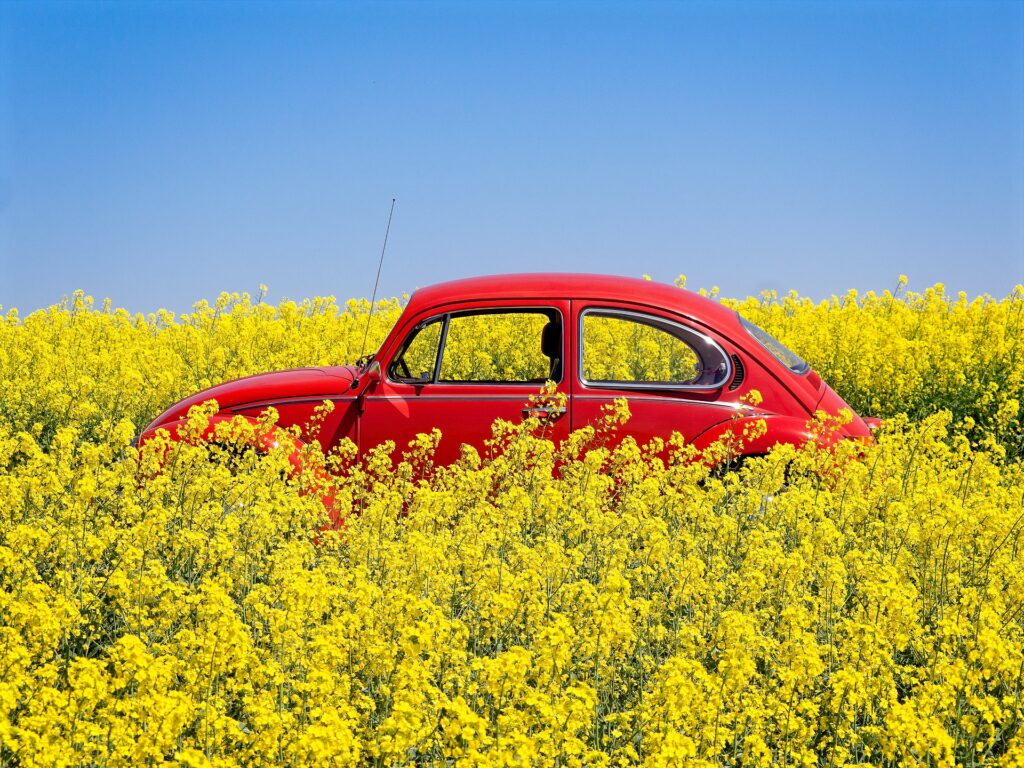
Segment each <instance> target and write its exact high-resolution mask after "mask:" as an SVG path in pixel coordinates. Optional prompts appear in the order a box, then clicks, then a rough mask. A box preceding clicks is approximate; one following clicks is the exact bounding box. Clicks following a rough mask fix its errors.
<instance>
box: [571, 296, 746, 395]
mask: <svg viewBox="0 0 1024 768" xmlns="http://www.w3.org/2000/svg"><path fill="white" fill-rule="evenodd" d="M590 314H597V315H601V316H603V317H608V316H612V317H622V318H624V319H626V320H632V321H634V322H638V323H641V324H642V325H648V326H651V327H654V328H657V327H658V326H659V325H667V326H672V327H674V328H678V329H679V330H680V331H682V332H683V334H685V335H684V336H683V337H679V338H680V341H682V342H683V343H684V344H686V345H687V346H689V347H690V348H691V349H693V352H694V354H695V355H697V358H698V359H699V360H700V361H701V363H703V362H704V359H703V358H702V357H701V356H700V355H699V354H697V350H696V349H694V348H693V345H692V344H690V343H689V342H688V341H686V338H685V336H696V337H697V338H699V339H701V341H703V342H704V343H705V344H707V345H708V346H709V347H711V348H712V349H714V350H716V351H717V352H718V353H719V354H720V355H721V356H722V359H723V360H725V375H724V376H723V377H722V380H721V381H720V382H718V383H717V384H675V383H672V382H669V381H666V382H644V381H591V380H590V379H588V378H586V377H585V376H584V375H583V353H584V349H583V320H584V318H586V316H587V315H590ZM650 321H653V322H650ZM666 332H667V331H666ZM576 358H577V360H576V370H577V372H578V374H579V379H580V383H581V384H582V385H583V386H585V387H590V388H592V389H628V390H647V391H652V390H660V391H665V390H669V391H672V392H714V391H715V390H718V389H721V388H722V387H724V386H725V385H726V384H727V383H728V382H729V381H731V380H732V374H733V369H732V360H731V359H730V358H729V355H728V354H726V352H725V350H724V349H723V348H722V345H721V344H719V343H718V342H717V341H715V340H714V339H713V338H711V337H710V336H708V335H707V334H706V333H701V332H700V331H698V330H695V329H693V328H690V327H689V326H686V325H683V324H682V323H679V322H676V321H675V320H669V319H668V318H664V317H660V316H659V315H651V314H647V313H645V312H635V311H633V310H629V309H618V308H617V307H586V308H584V309H583V310H582V311H581V312H580V316H579V326H578V328H577V339H576Z"/></svg>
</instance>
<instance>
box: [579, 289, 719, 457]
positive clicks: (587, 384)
mask: <svg viewBox="0 0 1024 768" xmlns="http://www.w3.org/2000/svg"><path fill="white" fill-rule="evenodd" d="M574 310H575V312H576V320H575V322H574V323H573V331H574V339H573V346H574V347H575V348H576V349H577V350H578V352H577V356H576V358H577V359H576V366H575V369H574V378H575V382H574V386H573V394H572V407H571V413H572V424H571V426H572V428H573V429H578V428H581V427H585V426H587V425H588V424H596V423H597V422H598V421H599V420H600V418H601V413H602V407H603V406H605V405H608V404H610V403H612V402H613V401H614V400H615V399H616V398H620V397H624V398H626V399H627V400H628V402H629V408H630V413H631V417H630V420H629V422H628V423H627V424H626V425H625V426H624V427H623V428H622V429H620V430H619V433H618V436H619V437H620V438H621V437H622V436H624V435H632V436H633V437H635V438H636V440H637V441H638V442H639V443H641V444H644V443H646V442H648V441H649V440H651V438H654V437H660V438H663V439H666V440H667V439H668V438H669V437H670V436H671V435H672V433H673V432H679V433H681V434H682V435H683V437H684V438H686V440H687V441H691V440H692V439H693V438H694V437H696V436H697V435H699V434H700V433H701V432H703V431H704V430H706V429H708V428H709V427H711V426H713V425H715V424H718V423H720V422H722V421H725V420H727V419H729V418H731V417H732V415H733V414H734V413H735V403H734V402H733V399H731V398H725V397H723V395H724V392H725V387H726V385H727V384H728V383H729V381H730V378H731V376H732V362H731V360H730V359H729V356H728V354H727V353H726V351H725V349H724V348H723V344H722V342H721V340H719V339H717V338H715V337H714V336H713V335H712V334H711V332H710V331H708V330H707V329H704V328H702V327H699V326H697V325H696V324H692V323H690V322H689V321H687V320H686V319H684V318H681V317H677V316H672V315H670V314H667V313H665V312H662V311H658V310H653V309H650V310H648V309H643V308H637V307H634V306H626V305H619V306H615V305H611V304H596V303H584V302H574Z"/></svg>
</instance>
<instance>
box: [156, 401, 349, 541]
mask: <svg viewBox="0 0 1024 768" xmlns="http://www.w3.org/2000/svg"><path fill="white" fill-rule="evenodd" d="M236 420H241V421H242V422H244V423H246V424H248V425H249V426H250V427H252V431H251V433H249V434H248V435H247V436H246V437H245V440H246V442H247V443H248V444H249V445H251V446H252V447H253V448H255V449H256V450H257V451H259V452H260V453H269V452H270V451H272V450H276V449H277V448H279V447H280V446H281V445H285V446H286V447H291V450H290V451H289V453H288V463H289V464H291V470H290V471H289V475H290V476H291V477H293V478H298V477H299V476H300V475H302V474H303V473H306V479H311V480H313V482H310V483H309V484H308V485H306V490H303V491H300V493H308V492H311V491H312V489H318V496H319V498H320V501H321V502H322V503H323V505H324V508H325V509H326V510H327V514H328V515H329V516H330V519H331V523H332V524H333V525H335V526H339V527H340V525H341V524H342V523H341V518H340V516H339V515H338V512H337V510H336V508H335V503H334V502H335V499H334V493H333V491H332V490H331V487H332V486H331V483H329V482H317V481H324V480H326V479H327V478H326V474H327V473H326V471H325V470H324V468H323V466H322V463H314V464H313V465H312V466H310V467H307V466H306V462H305V460H304V458H303V457H304V454H303V449H304V448H305V445H306V444H305V443H304V442H303V441H302V440H300V439H299V438H297V437H295V435H293V434H292V433H290V432H288V431H287V430H285V429H282V428H281V427H277V426H273V425H265V424H260V423H259V421H257V420H256V419H254V418H251V417H249V416H242V415H238V414H235V415H227V414H223V413H217V414H214V415H213V416H210V417H209V419H208V420H207V423H206V426H205V427H204V428H203V429H202V430H196V429H195V428H193V427H190V426H189V423H188V419H187V418H184V419H177V420H175V421H170V422H167V423H166V424H161V425H160V426H159V427H157V428H155V429H147V430H146V431H145V432H143V433H142V435H140V436H139V440H138V443H137V446H138V448H139V449H140V450H142V448H143V446H145V444H146V443H148V442H150V441H153V440H157V439H159V438H160V432H166V433H167V435H168V438H169V439H170V442H172V443H190V444H192V445H198V444H200V443H204V442H206V443H209V442H218V439H219V438H220V436H221V435H219V434H218V429H217V428H218V427H219V426H222V425H225V424H230V423H232V422H235V423H238V422H237V421H236ZM221 434H223V430H221ZM158 460H159V462H160V466H161V468H162V467H163V463H164V461H165V460H166V451H165V452H164V454H163V455H161V456H159V457H158Z"/></svg>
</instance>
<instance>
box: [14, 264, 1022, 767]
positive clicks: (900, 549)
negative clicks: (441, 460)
mask: <svg viewBox="0 0 1024 768" xmlns="http://www.w3.org/2000/svg"><path fill="white" fill-rule="evenodd" d="M680 282H682V281H680ZM902 288H903V286H902V285H900V286H899V290H897V291H896V292H895V293H893V292H885V293H882V294H866V295H857V294H854V293H850V294H847V295H844V296H841V297H837V298H835V299H833V300H831V301H828V302H821V303H815V302H812V301H810V300H807V299H803V298H801V297H799V296H796V295H788V296H782V297H779V296H774V295H765V296H761V297H757V298H749V299H746V300H743V301H732V300H728V301H726V300H724V299H723V301H725V302H726V303H728V304H729V305H730V306H734V307H737V308H739V309H740V310H741V311H742V312H743V314H744V315H745V316H747V317H748V318H749V319H751V320H752V321H754V322H755V323H757V324H758V325H761V326H762V327H764V328H765V329H767V330H768V331H769V332H770V333H772V334H773V335H775V336H777V337H778V338H779V339H781V340H782V341H783V342H784V343H785V344H786V345H787V346H789V347H791V348H792V349H794V350H795V351H797V352H798V353H799V354H800V355H801V356H802V357H804V358H805V359H806V360H808V362H810V363H811V364H812V365H813V366H814V367H815V369H817V370H818V371H819V372H820V373H821V374H822V376H823V377H824V378H825V379H826V380H827V381H829V382H830V383H831V384H832V385H833V386H834V387H835V388H836V389H837V390H838V392H839V393H840V395H842V396H843V397H844V398H845V399H846V400H847V401H848V402H849V403H850V404H851V405H853V406H854V407H855V408H857V409H858V410H859V411H860V412H862V413H868V414H872V415H877V416H883V417H885V418H886V419H887V422H886V427H885V429H884V430H883V432H882V433H881V434H880V435H879V438H878V442H877V444H876V445H873V446H870V447H868V448H866V449H864V451H863V455H860V456H855V455H853V454H852V453H847V451H852V448H851V447H850V446H845V447H841V448H840V450H839V453H838V454H836V453H828V452H821V451H817V450H815V449H814V448H813V447H808V448H806V449H804V450H801V451H796V450H793V449H791V448H786V449H782V450H779V451H776V452H774V453H773V454H772V455H770V456H769V457H767V458H764V459H757V460H752V461H748V462H747V463H746V464H744V466H743V467H742V468H741V469H740V470H738V471H735V472H726V473H714V474H709V472H708V470H707V469H706V468H705V467H704V466H703V465H701V464H700V463H694V462H692V461H689V460H687V459H688V458H689V451H688V449H687V447H686V446H682V445H675V446H673V448H672V455H673V457H674V459H675V460H673V461H671V462H669V463H668V465H667V466H666V465H665V464H664V463H663V462H662V461H661V459H660V458H658V455H659V454H660V451H659V450H658V448H659V446H638V445H636V444H635V443H634V442H633V441H632V440H629V439H626V440H625V441H623V442H622V443H621V445H619V446H618V447H617V448H615V449H614V450H610V449H608V448H607V447H606V446H605V443H606V438H607V436H608V433H609V432H611V431H613V430H616V429H619V428H621V424H622V421H623V420H624V419H626V418H628V412H627V411H628V409H627V408H624V407H622V406H621V405H620V406H619V407H618V408H617V409H615V410H613V411H610V412H608V414H607V417H606V420H605V422H604V423H603V424H602V425H601V426H599V427H598V428H596V429H591V428H588V429H586V430H582V431H580V432H577V433H575V434H574V435H573V436H572V437H571V438H570V439H569V440H568V441H567V442H566V443H564V444H563V445H561V446H555V445H553V444H551V443H550V442H549V441H546V440H544V439H543V434H542V432H538V430H537V429H533V428H534V427H536V426H537V425H536V424H535V423H534V424H527V425H526V426H525V427H523V426H518V425H511V424H501V423H499V424H496V425H495V431H494V441H493V446H492V447H493V451H492V454H493V455H490V456H486V457H481V456H479V455H477V454H476V453H475V452H473V451H467V452H466V453H465V454H464V456H463V458H462V460H461V461H460V462H459V463H457V464H455V465H454V466H451V467H437V466H434V465H433V463H432V462H431V458H430V454H431V447H432V445H433V444H434V442H435V441H436V440H437V438H438V433H434V434H432V435H423V436H421V437H420V438H419V439H418V440H417V441H416V442H415V443H414V444H413V445H410V446H408V447H407V450H406V452H405V460H404V461H403V462H402V463H400V464H399V465H398V466H393V465H392V463H391V461H390V459H389V458H388V452H387V451H386V450H381V451H376V452H374V453H373V454H371V455H370V456H368V457H366V458H365V460H363V461H361V462H357V461H356V460H355V459H354V457H353V455H352V451H351V450H348V449H347V448H346V447H343V448H342V450H340V451H339V452H337V453H335V454H332V455H331V456H327V457H324V456H322V455H318V454H317V452H316V449H315V446H314V447H313V448H309V449H307V452H308V456H307V461H308V462H310V463H312V464H316V463H319V462H326V463H328V464H329V465H330V466H331V468H332V469H333V470H334V472H335V475H334V478H335V479H334V480H333V481H332V482H333V485H334V488H333V491H334V494H335V497H336V499H337V506H338V507H339V508H340V509H343V510H346V511H348V510H351V512H352V514H350V515H349V516H348V517H347V519H346V520H345V524H344V526H343V527H342V528H341V529H340V530H337V531H324V530H323V525H324V523H325V519H326V514H325V512H324V510H323V507H322V506H321V504H320V502H319V501H318V498H319V497H318V494H316V493H304V492H303V491H304V490H305V489H304V488H303V487H302V486H303V485H305V484H308V483H311V482H313V480H312V479H311V475H312V473H309V474H305V473H304V475H303V476H301V477H297V478H295V477H291V476H290V475H289V473H288V472H287V467H288V463H287V462H288V458H287V455H288V451H289V446H287V445H282V446H281V447H280V449H278V450H276V451H274V452H273V453H271V454H270V455H268V456H258V455H255V454H253V453H252V452H245V451H239V452H227V451H225V450H224V449H223V448H220V447H215V446H210V445H204V444H201V443H200V444H197V445H182V446H179V447H178V448H176V449H175V450H174V451H173V452H172V453H171V455H170V457H169V458H168V460H167V463H166V464H165V465H164V467H163V469H162V471H158V469H157V456H156V451H157V450H158V448H159V446H157V445H155V444H153V447H152V448H150V447H148V446H147V448H146V449H145V450H144V451H143V455H141V456H140V455H139V454H138V452H137V451H136V450H135V449H134V448H132V447H131V440H132V438H133V437H134V436H135V435H136V434H137V433H138V431H139V430H140V429H141V427H142V426H144V425H145V424H146V423H148V422H149V420H150V419H151V418H152V417H153V416H155V415H156V414H157V413H158V412H159V411H161V410H162V409H163V408H164V407H165V406H166V405H168V404H169V403H171V402H173V401H175V400H177V399H179V398H180V397H182V396H184V395H187V394H190V393H192V392H194V391H196V390H197V389H200V388H202V387H205V386H207V385H210V384H214V383H217V382H219V381H222V380H225V379H228V378H234V377H237V376H241V375H245V374H248V373H253V372H258V371H264V370H271V369H276V368H285V367H295V366H302V365H320V364H336V363H341V362H351V361H352V360H353V359H354V358H355V357H356V356H357V355H358V354H359V350H360V345H361V342H362V336H363V330H364V328H365V321H366V316H367V313H368V311H369V304H368V303H367V302H365V301H350V302H348V303H346V304H344V305H338V304H337V303H336V302H335V301H334V300H333V299H329V298H323V299H312V300H309V301H305V302H301V303H294V302H284V303H282V304H280V305H276V306H275V305H269V304H266V303H264V302H263V301H261V300H260V299H259V298H258V297H257V298H255V299H254V298H252V297H249V296H246V295H222V296H221V297H220V299H218V301H217V302H216V304H215V305H213V306H210V305H207V304H206V303H200V304H198V305H196V307H195V308H194V310H193V311H192V312H191V313H189V314H185V315H181V316H175V315H173V314H171V313H168V312H158V313H154V314H152V315H149V316H133V315H131V314H129V313H127V312H124V311H122V310H115V309H112V308H111V307H109V306H102V307H97V306H95V305H94V303H93V302H92V301H91V300H90V299H88V298H86V297H84V296H81V295H76V296H75V297H73V298H72V299H71V300H70V301H68V302H66V303H65V304H62V305H59V306H55V307H51V308H50V309H48V310H45V311H41V312H37V313H34V314H32V315H29V316H27V317H24V318H22V317H20V316H19V315H18V314H17V313H16V312H14V311H10V312H8V313H7V315H6V316H4V317H0V765H22V766H51V765H94V764H95V765H116V766H121V765H132V766H135V765H147V764H155V763H161V762H171V763H173V764H178V765H188V766H200V765H217V766H228V765H236V764H239V765H241V764H244V765H253V764H257V765H381V766H392V765H459V766H462V765H467V766H468V765H481V766H483V765H487V766H490V765H509V766H512V765H519V766H550V765H607V766H613V765H649V766H660V765H729V766H741V765H742V766H749V765H760V766H770V765H805V766H841V765H919V764H924V765H954V764H963V765H993V766H996V765H998V766H1017V767H1018V768H1020V767H1024V730H1022V728H1021V724H1022V720H1024V699H1022V688H1024V463H1022V460H1021V458H1022V456H1021V454H1022V439H1024V437H1022V433H1024V421H1022V413H1021V409H1020V402H1021V399H1022V394H1024V288H1022V287H1020V286H1018V287H1017V288H1016V289H1015V290H1014V291H1013V292H1012V293H1011V294H1010V295H1009V296H1007V297H1005V298H1002V299H991V298H980V299H969V298H968V297H966V296H963V295H948V294H947V293H946V292H945V291H944V289H943V288H942V286H934V287H932V288H929V289H928V290H926V291H924V292H923V293H903V292H902ZM716 298H717V295H716ZM402 304H403V302H402V300H399V299H394V300H388V301H384V302H381V303H380V304H379V306H378V307H377V309H376V313H375V315H374V317H373V320H372V323H371V326H370V342H369V344H368V347H370V348H372V347H373V346H374V345H375V344H378V343H379V342H380V341H381V340H382V339H383V337H384V335H385V334H386V332H387V331H388V329H389V328H390V327H391V325H392V323H393V322H394V320H395V319H396V318H397V316H398V314H399V313H400V312H401V307H402ZM491 332H493V329H492V331H491ZM680 364H682V363H680ZM208 414H209V409H205V410H204V409H196V410H195V411H194V412H193V414H192V420H193V427H194V428H195V429H196V430H197V433H198V431H200V430H201V428H202V425H203V422H204V420H205V418H206V417H207V416H208ZM267 418H268V419H271V420H272V419H273V414H268V415H267ZM440 426H441V428H442V429H443V425H440ZM231 428H232V429H237V430H243V429H245V427H244V426H243V425H234V426H233V427H231ZM556 463H558V464H559V470H558V471H557V472H553V467H554V465H555V464H556ZM317 476H318V475H317Z"/></svg>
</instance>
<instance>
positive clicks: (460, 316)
mask: <svg viewBox="0 0 1024 768" xmlns="http://www.w3.org/2000/svg"><path fill="white" fill-rule="evenodd" d="M568 309H569V305H568V302H561V301H551V302H543V303H537V302H489V303H485V304H473V305H465V304H464V305H452V306H448V307H443V308H438V309H435V310H433V311H430V312H425V313H424V314H423V315H422V316H421V317H420V318H417V319H416V321H415V322H414V325H413V326H412V328H411V329H410V330H409V331H408V332H407V333H406V335H405V338H404V339H403V340H402V342H401V343H400V344H399V345H398V346H397V348H396V350H395V352H394V354H393V355H392V356H391V358H390V359H389V360H384V361H381V368H382V372H381V379H380V381H379V382H377V383H376V385H375V386H374V387H373V388H372V390H370V391H368V392H367V394H366V395H365V397H364V402H363V403H362V413H361V415H360V417H359V418H360V425H359V443H360V449H361V450H363V451H366V450H367V449H369V448H371V447H373V446H375V445H379V444H380V443H383V442H384V441H385V440H392V441H394V443H395V447H396V449H395V456H396V458H400V456H401V454H402V452H403V451H405V450H407V448H408V445H409V442H410V441H411V440H412V439H413V438H414V437H415V436H416V435H417V434H419V433H429V432H430V431H431V430H432V429H433V428H434V427H437V428H439V429H440V430H441V442H440V445H439V447H438V449H437V453H436V460H437V461H438V462H439V463H449V462H451V461H454V460H455V459H457V458H458V457H459V455H460V446H461V445H462V444H463V443H467V444H469V445H472V446H473V447H474V448H476V449H477V450H478V451H480V452H481V455H484V453H485V451H486V450H487V447H486V445H485V441H486V440H488V439H489V438H490V437H491V434H492V431H491V425H492V424H493V422H494V421H495V419H499V418H500V419H505V420H507V421H511V422H517V423H518V422H521V421H522V420H523V418H524V417H525V416H526V415H527V414H528V409H529V408H530V398H531V396H535V395H538V394H539V393H540V391H541V388H542V387H543V386H544V385H545V382H547V381H549V380H550V381H552V382H554V386H555V390H556V391H557V392H561V393H564V394H565V395H566V396H568V393H569V378H570V377H569V373H568V372H569V371H570V370H571V369H570V368H569V365H570V362H569V361H568V360H567V359H566V351H567V350H568V345H567V343H566V336H567V333H566V321H565V318H567V317H568V316H569V315H568ZM545 415H546V416H548V417H549V418H548V419H546V425H545V427H544V433H545V434H546V435H547V436H550V437H552V438H553V439H555V440H560V439H562V438H564V437H565V436H566V435H567V434H568V430H569V417H568V414H567V413H565V412H559V411H558V410H557V409H556V410H555V411H554V412H550V413H546V414H545Z"/></svg>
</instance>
